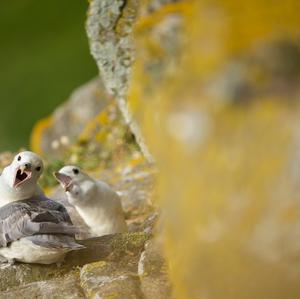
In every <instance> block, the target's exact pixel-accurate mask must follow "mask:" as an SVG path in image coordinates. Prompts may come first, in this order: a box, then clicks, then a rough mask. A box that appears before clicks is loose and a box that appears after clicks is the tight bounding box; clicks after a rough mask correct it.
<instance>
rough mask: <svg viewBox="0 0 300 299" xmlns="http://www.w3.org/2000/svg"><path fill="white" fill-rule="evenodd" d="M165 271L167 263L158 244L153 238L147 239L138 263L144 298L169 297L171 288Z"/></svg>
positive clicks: (163, 298) (157, 298)
mask: <svg viewBox="0 0 300 299" xmlns="http://www.w3.org/2000/svg"><path fill="white" fill-rule="evenodd" d="M167 271H168V265H167V263H166V260H165V258H164V257H163V255H162V249H161V247H160V245H159V244H158V243H157V242H155V241H154V240H149V241H147V242H146V245H145V250H144V251H143V253H142V254H141V257H140V260H139V264H138V274H139V275H140V279H141V290H142V292H143V294H144V298H146V299H152V298H155V299H165V298H171V294H172V289H171V284H170V281H169V277H168V274H167Z"/></svg>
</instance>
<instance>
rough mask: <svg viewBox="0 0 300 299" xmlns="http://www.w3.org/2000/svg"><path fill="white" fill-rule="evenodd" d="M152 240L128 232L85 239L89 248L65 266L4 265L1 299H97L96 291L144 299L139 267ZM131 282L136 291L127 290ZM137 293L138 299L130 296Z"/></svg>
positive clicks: (74, 254) (75, 254) (0, 270)
mask: <svg viewBox="0 0 300 299" xmlns="http://www.w3.org/2000/svg"><path fill="white" fill-rule="evenodd" d="M148 238H149V235H147V234H145V233H132V234H130V233H128V234H117V235H109V236H104V237H100V238H95V239H89V240H84V241H82V242H81V243H82V244H83V245H85V246H86V248H85V249H83V250H80V251H76V252H71V253H70V254H69V255H68V256H67V257H66V260H65V262H64V263H63V264H62V265H61V266H57V265H27V264H16V265H13V266H10V265H2V266H1V267H0V282H1V284H0V298H13V296H16V297H17V298H35V297H37V298H94V295H93V294H92V293H93V292H94V291H91V290H95V289H97V292H104V293H107V292H109V293H114V294H115V295H116V298H126V296H127V295H128V296H129V297H128V298H140V297H141V296H140V294H141V290H140V287H139V278H138V273H137V268H138V261H139V256H140V254H141V252H142V251H143V248H144V244H145V242H146V240H147V239H148ZM104 265H105V267H104ZM81 267H82V268H81ZM92 277H93V278H92ZM109 281H110V282H111V283H109ZM127 282H128V283H129V285H132V288H131V287H129V288H128V289H127V287H126V286H127ZM103 284H105V287H104V288H102V285H103ZM125 291H126V292H125ZM124 292H125V293H124ZM99 294H100V293H99ZM119 294H120V296H121V295H122V296H123V294H126V296H125V297H124V296H123V297H119ZM134 294H138V297H130V296H133V295H134ZM20 296H22V297H20Z"/></svg>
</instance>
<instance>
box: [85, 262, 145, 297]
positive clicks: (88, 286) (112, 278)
mask: <svg viewBox="0 0 300 299" xmlns="http://www.w3.org/2000/svg"><path fill="white" fill-rule="evenodd" d="M126 268H127V269H126ZM80 280H81V286H82V288H83V290H84V292H85V295H86V297H87V298H89V299H92V298H120V299H121V298H124V299H127V298H128V299H130V298H132V299H135V298H143V295H142V292H141V290H140V280H139V277H138V275H137V274H136V272H131V271H130V269H129V270H128V267H126V265H125V267H119V266H118V265H117V264H115V263H112V262H98V263H93V264H87V265H85V266H84V267H83V268H82V269H81V273H80Z"/></svg>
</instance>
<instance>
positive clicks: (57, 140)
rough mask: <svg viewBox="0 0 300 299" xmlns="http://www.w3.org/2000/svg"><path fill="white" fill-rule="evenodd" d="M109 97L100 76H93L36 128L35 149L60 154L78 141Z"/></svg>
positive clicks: (34, 133)
mask: <svg viewBox="0 0 300 299" xmlns="http://www.w3.org/2000/svg"><path fill="white" fill-rule="evenodd" d="M108 101H109V97H108V95H107V94H106V92H105V88H104V86H103V84H102V82H101V80H100V79H98V78H97V79H93V80H91V81H90V82H88V83H86V84H85V85H83V86H81V87H79V88H78V89H76V90H75V91H74V92H73V93H72V94H71V96H70V98H69V99H68V100H67V101H66V102H65V103H63V104H62V105H60V106H59V107H58V108H57V109H56V110H55V111H54V113H53V114H52V115H51V116H49V117H48V118H45V119H42V120H41V121H39V122H38V123H37V124H36V126H35V127H34V129H33V132H32V136H31V146H32V148H33V150H34V151H36V152H38V153H44V154H52V155H58V154H61V153H62V152H64V150H66V149H67V148H68V147H69V146H70V144H72V143H74V141H76V140H77V138H78V136H79V135H80V134H81V133H82V131H83V129H84V128H85V126H86V124H87V123H88V122H90V121H91V120H92V119H94V118H95V117H96V116H97V115H98V114H99V113H100V112H101V111H102V109H103V108H104V107H105V106H106V105H107V103H108Z"/></svg>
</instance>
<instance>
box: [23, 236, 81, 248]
mask: <svg viewBox="0 0 300 299" xmlns="http://www.w3.org/2000/svg"><path fill="white" fill-rule="evenodd" d="M26 239H29V240H30V241H31V242H33V243H34V244H36V245H39V246H42V247H47V248H66V249H72V250H76V249H82V248H85V246H83V245H81V244H78V243H76V242H75V241H74V238H72V237H70V236H66V235H34V236H29V237H26Z"/></svg>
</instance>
